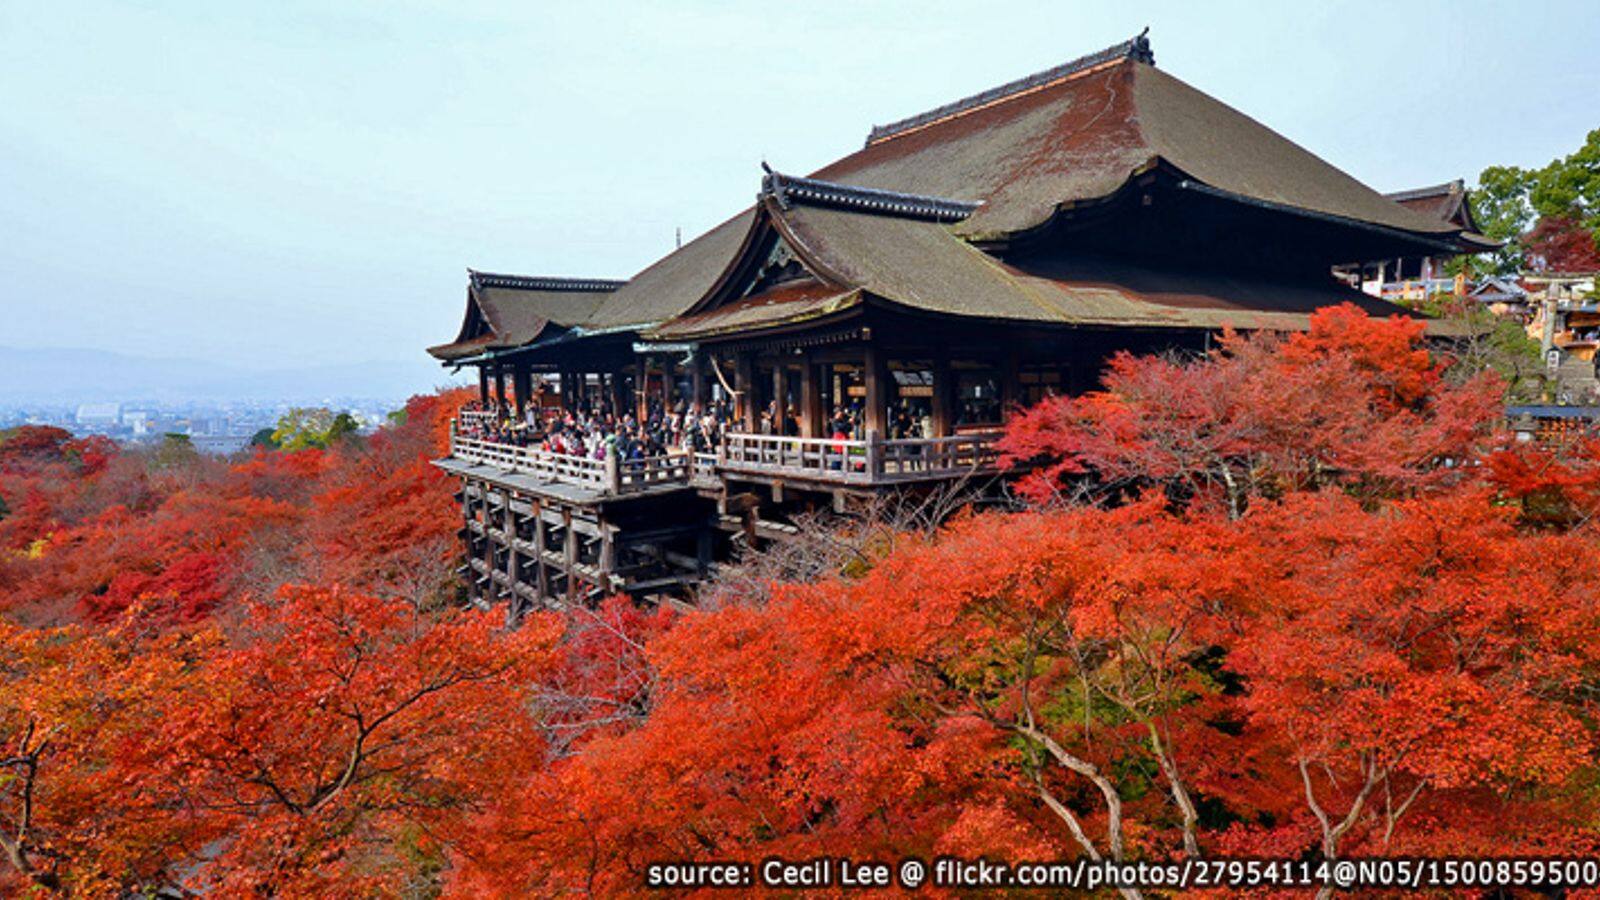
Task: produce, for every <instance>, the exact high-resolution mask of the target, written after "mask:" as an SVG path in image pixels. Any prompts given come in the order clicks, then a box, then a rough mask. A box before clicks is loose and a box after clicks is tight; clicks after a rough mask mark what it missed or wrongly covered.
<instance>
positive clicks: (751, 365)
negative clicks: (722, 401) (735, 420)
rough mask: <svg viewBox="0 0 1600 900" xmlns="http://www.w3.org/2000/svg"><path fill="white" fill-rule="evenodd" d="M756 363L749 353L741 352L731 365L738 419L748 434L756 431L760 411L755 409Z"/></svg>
mask: <svg viewBox="0 0 1600 900" xmlns="http://www.w3.org/2000/svg"><path fill="white" fill-rule="evenodd" d="M755 386H756V363H755V359H754V358H753V357H752V356H751V355H750V354H749V353H741V354H739V356H738V358H737V359H736V360H735V362H734V366H733V389H734V391H736V392H737V393H738V394H739V421H740V422H742V423H743V425H744V430H745V431H746V432H747V433H749V434H755V433H756V423H757V422H759V421H760V412H759V411H758V410H757V409H756V396H755Z"/></svg>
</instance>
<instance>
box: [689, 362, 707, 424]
mask: <svg viewBox="0 0 1600 900" xmlns="http://www.w3.org/2000/svg"><path fill="white" fill-rule="evenodd" d="M689 386H690V389H691V390H692V391H693V393H694V398H693V399H692V400H691V401H690V402H691V403H698V404H699V405H700V410H701V411H702V412H704V411H705V410H706V409H707V408H709V407H710V406H711V390H710V388H711V385H710V384H709V383H707V381H706V357H705V354H704V353H696V354H695V355H694V361H693V362H692V363H690V367H689Z"/></svg>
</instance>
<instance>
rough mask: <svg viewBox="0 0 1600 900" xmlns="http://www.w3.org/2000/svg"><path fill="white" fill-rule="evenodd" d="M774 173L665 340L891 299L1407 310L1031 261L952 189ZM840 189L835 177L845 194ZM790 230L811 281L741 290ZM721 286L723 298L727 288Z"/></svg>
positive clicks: (1048, 320)
mask: <svg viewBox="0 0 1600 900" xmlns="http://www.w3.org/2000/svg"><path fill="white" fill-rule="evenodd" d="M786 183H787V176H781V175H777V174H776V173H774V174H773V175H769V177H768V179H767V182H766V184H767V188H766V190H765V191H764V192H763V195H762V197H761V199H760V202H759V203H758V205H757V207H756V209H755V212H754V214H753V215H752V216H751V218H750V223H749V226H748V227H749V233H747V234H746V235H745V236H744V240H743V241H742V242H741V243H740V246H741V251H740V252H741V254H742V255H743V256H744V259H743V260H741V259H739V258H734V259H733V260H732V261H731V262H730V263H729V264H728V267H727V269H726V270H725V271H724V273H723V275H722V276H721V277H720V278H719V285H720V287H719V288H718V289H717V290H716V291H713V292H712V293H708V294H707V296H706V297H704V298H702V300H701V301H700V303H699V304H698V305H697V306H695V307H694V308H691V309H690V310H689V311H688V312H687V313H686V314H685V315H682V316H679V317H675V318H672V319H669V320H667V321H665V322H663V323H662V324H661V325H659V326H657V327H655V328H652V329H649V330H648V331H646V332H645V336H646V337H647V338H652V339H657V340H685V339H693V338H707V337H712V336H716V335H722V334H727V333H729V332H732V331H758V330H762V329H768V328H775V327H785V326H789V325H793V324H796V323H798V322H803V321H811V320H815V319H819V318H822V317H824V316H834V315H841V314H845V313H847V312H853V311H854V310H856V309H857V307H859V306H860V305H861V304H862V303H864V302H872V303H876V304H878V305H880V306H884V307H887V308H899V309H902V310H909V311H916V312H922V313H933V314H937V315H946V316H957V317H963V318H974V319H983V320H988V321H998V322H1034V323H1039V324H1049V325H1067V326H1081V327H1095V326H1100V327H1147V328H1208V329H1210V328H1220V327H1222V326H1224V325H1231V326H1234V327H1237V328H1241V329H1251V328H1284V329H1303V328H1305V327H1306V325H1307V322H1308V317H1309V315H1310V313H1311V312H1312V311H1313V310H1315V309H1317V308H1318V307H1321V306H1328V305H1332V304H1337V303H1342V302H1351V303H1356V304H1357V305H1360V306H1361V307H1362V308H1364V309H1366V310H1367V311H1368V312H1370V313H1372V314H1374V315H1390V314H1398V313H1403V312H1405V311H1404V310H1402V309H1400V308H1399V307H1396V306H1394V305H1392V304H1389V303H1386V302H1384V301H1381V300H1377V299H1375V298H1372V297H1369V296H1367V295H1366V294H1363V293H1361V292H1359V291H1356V290H1353V289H1350V288H1347V287H1344V286H1343V285H1340V284H1339V283H1337V282H1335V281H1333V280H1332V279H1331V278H1330V279H1329V280H1328V282H1327V283H1326V284H1325V285H1311V286H1308V285H1306V284H1305V283H1303V282H1286V281H1281V280H1274V279H1272V278H1271V277H1270V276H1266V275H1256V276H1252V275H1242V274H1217V273H1204V272H1196V271H1193V270H1191V269H1186V268H1174V269H1171V270H1163V269H1160V268H1153V267H1151V266H1150V265H1148V264H1147V263H1144V262H1135V261H1128V260H1121V261H1119V260H1115V259H1107V258H1103V257H1085V258H1079V259H1073V260H1050V261H1048V262H1043V263H1033V264H1030V266H1029V267H1028V268H1021V267H1019V266H1017V265H1012V264H1009V263H1006V262H1003V261H1001V260H999V259H997V258H996V257H994V256H991V255H989V254H987V253H984V252H983V251H982V250H979V249H978V248H976V247H974V246H973V245H972V244H970V243H968V242H967V241H966V240H964V239H963V238H962V237H961V236H960V235H958V234H957V233H956V228H957V227H958V226H957V225H955V224H953V223H950V222H946V221H940V220H939V219H936V218H930V217H928V216H927V215H925V214H921V211H922V210H924V209H926V208H927V207H929V206H932V205H936V204H939V203H942V202H944V198H936V197H928V196H915V197H910V196H907V197H906V202H904V203H900V204H896V205H895V207H896V208H895V209H894V210H889V209H869V208H864V207H858V206H852V205H851V204H850V203H849V202H847V200H848V193H849V192H850V191H851V189H850V188H848V187H846V186H835V185H827V184H826V183H820V182H816V181H815V180H812V181H811V184H812V185H813V190H811V191H809V192H807V193H805V194H800V193H796V192H780V190H779V189H778V186H779V185H783V184H786ZM833 188H838V190H839V191H840V193H838V194H836V193H835V192H834V190H833ZM778 240H781V241H782V242H783V243H784V244H785V246H786V247H788V248H790V249H791V250H792V252H793V253H794V254H795V256H797V257H798V258H799V260H800V261H801V262H802V263H803V265H804V267H805V269H806V272H805V277H804V278H799V279H793V280H790V281H786V282H783V283H780V284H778V285H776V286H773V287H771V288H769V289H766V290H763V291H760V292H758V293H755V294H744V293H743V290H744V288H743V287H742V285H741V284H739V283H735V282H732V281H730V279H731V278H734V277H735V276H736V274H737V273H743V277H745V278H746V280H749V279H750V278H751V277H752V276H751V275H750V273H751V272H752V271H753V269H752V267H751V266H750V265H749V263H751V262H755V261H758V260H759V259H760V258H762V257H764V256H766V255H767V254H768V253H769V252H770V249H769V248H770V247H771V246H772V245H773V242H774V241H778ZM719 294H720V297H721V299H720V300H719V299H718V296H719Z"/></svg>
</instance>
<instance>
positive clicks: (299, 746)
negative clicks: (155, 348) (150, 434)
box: [0, 310, 1600, 897]
mask: <svg viewBox="0 0 1600 900" xmlns="http://www.w3.org/2000/svg"><path fill="white" fill-rule="evenodd" d="M1444 374H1445V373H1444V370H1443V369H1442V368H1441V367H1440V365H1439V364H1438V363H1437V362H1436V361H1435V360H1434V359H1433V357H1432V356H1431V355H1430V354H1429V353H1428V352H1427V348H1426V346H1425V345H1424V344H1423V343H1422V342H1421V339H1420V329H1419V327H1418V326H1417V325H1416V324H1415V323H1410V322H1405V321H1389V322H1381V321H1372V320H1368V319H1366V318H1364V317H1361V316H1358V315H1356V314H1354V313H1352V312H1351V311H1349V310H1331V311H1324V312H1321V313H1319V314H1318V315H1317V316H1316V317H1315V321H1314V324H1313V328H1312V329H1311V331H1310V332H1308V333H1306V334H1304V335H1296V336H1292V337H1288V338H1281V339H1275V338H1268V337H1263V336H1255V337H1241V336H1237V335H1233V336H1229V337H1227V338H1226V340H1225V342H1224V344H1223V346H1222V349H1221V350H1220V351H1219V352H1217V353H1215V354H1213V355H1210V356H1207V357H1205V358H1201V359H1191V360H1183V359H1173V358H1166V359H1163V358H1133V357H1124V358H1120V359H1118V360H1117V361H1115V362H1114V364H1113V366H1112V370H1111V372H1110V375H1109V377H1108V379H1107V384H1106V389H1105V390H1104V391H1102V392H1099V393H1095V394H1090V395H1086V396H1084V397H1080V398H1075V399H1070V400H1068V399H1061V400H1053V401H1047V402H1046V403H1044V404H1041V405H1040V406H1039V407H1037V408H1035V409H1033V410H1030V411H1026V412H1024V413H1022V414H1021V415H1019V416H1018V417H1016V418H1015V419H1014V421H1013V423H1012V426H1011V429H1010V435H1009V437H1008V439H1007V447H1008V450H1009V451H1010V454H1011V456H1012V458H1013V459H1014V460H1015V462H1016V464H1017V465H1019V466H1026V467H1029V468H1028V470H1027V472H1026V473H1025V477H1026V479H1027V480H1026V481H1025V482H1024V483H1025V484H1026V485H1027V486H1028V489H1029V491H1030V493H1031V495H1032V496H1033V497H1035V498H1038V499H1041V500H1049V501H1051V502H1049V503H1042V504H1039V505H1037V506H1034V507H1032V508H1027V509H1022V510H1015V511H1009V512H983V513H975V512H968V513H964V514H961V515H959V516H957V517H956V518H955V519H954V520H952V521H950V522H949V523H947V524H946V525H945V526H944V527H942V528H941V529H938V530H937V531H935V532H933V533H929V534H908V535H903V536H900V537H897V539H896V540H895V541H894V542H893V543H892V549H888V547H889V545H887V544H886V549H885V550H884V551H883V552H882V553H880V554H878V555H877V556H875V557H874V558H872V559H868V560H862V561H860V563H859V564H858V565H854V566H852V568H851V570H850V573H849V575H848V576H840V577H833V578H827V579H824V580H821V581H818V582H814V583H806V584H779V585H774V586H771V589H770V590H765V589H763V590H761V591H759V592H757V593H754V594H752V595H750V596H741V595H740V594H739V593H738V592H737V591H726V592H724V593H723V594H721V595H719V596H721V597H722V600H723V602H722V603H720V604H719V605H718V606H717V607H716V608H715V609H708V610H704V611H673V610H669V609H665V608H659V609H658V608H654V607H650V606H645V605H640V604H636V603H634V602H632V601H630V600H628V599H627V598H621V597H619V598H612V599H611V600H608V601H607V602H606V603H604V604H602V605H601V606H599V607H598V608H595V609H592V610H590V609H580V610H569V611H566V612H564V613H563V614H561V615H559V616H558V615H556V614H553V613H548V614H537V615H533V616H531V617H529V618H528V619H527V620H526V621H524V623H523V624H522V625H521V627H520V628H518V629H516V630H510V631H508V630H506V628H505V626H504V621H505V617H504V614H503V611H502V610H490V611H480V610H477V609H473V608H467V607H465V606H464V605H463V604H460V603H459V602H458V601H459V599H460V598H459V597H458V595H457V592H456V590H455V588H454V581H453V577H452V569H453V567H454V565H455V560H454V554H455V552H456V550H455V547H454V541H455V537H454V534H455V530H456V528H457V527H459V510H458V508H457V507H456V506H455V504H454V501H453V500H452V497H451V493H452V488H453V485H452V484H451V483H450V481H449V479H447V478H445V477H444V476H443V475H441V474H440V473H439V472H438V471H437V470H436V469H434V468H433V467H431V466H429V465H428V463H427V460H428V459H429V458H431V457H434V456H437V455H439V454H440V453H441V449H442V442H443V438H444V435H445V433H446V432H445V429H446V427H447V422H448V419H449V417H450V415H451V413H452V411H453V409H454V408H455V407H456V406H457V405H459V403H460V402H461V400H462V399H463V398H462V395H461V394H460V393H456V394H442V395H439V396H434V397H422V398H416V399H414V400H413V401H412V402H411V403H410V404H408V407H407V410H406V414H405V416H404V417H403V421H399V422H396V423H395V424H394V425H392V426H390V427H388V428H385V429H383V430H382V431H380V432H379V433H377V434H375V435H372V436H370V437H367V438H364V439H362V440H360V441H354V442H349V443H344V444H340V445H338V446H335V447H333V448H330V449H327V450H303V451H298V452H294V453H285V452H281V451H259V452H256V453H253V454H252V455H251V456H249V457H247V458H242V459H238V460H234V461H231V462H219V461H212V460H205V459H198V458H197V459H193V460H189V461H187V462H184V463H182V464H179V465H170V464H163V465H157V464H156V463H155V462H154V461H153V460H151V459H149V458H146V457H143V456H141V455H140V454H138V453H133V452H126V451H122V452H119V451H117V450H115V448H104V447H94V446H87V445H84V446H76V445H73V444H72V443H71V441H70V439H69V438H67V437H64V436H62V435H56V434H33V433H30V434H28V435H26V436H25V439H24V440H23V441H22V442H21V443H19V444H17V445H15V446H13V447H12V448H11V449H10V450H7V449H6V447H5V446H4V445H0V497H3V498H5V499H6V501H7V506H8V508H9V510H10V513H9V514H8V515H7V516H6V517H5V518H4V519H0V547H3V548H4V549H3V551H0V893H3V894H6V895H10V894H16V893H21V892H23V891H25V890H32V891H37V892H50V891H57V890H59V891H64V892H67V893H70V894H74V895H84V896H114V895H122V894H131V893H140V892H144V893H151V892H155V891H157V890H171V891H195V892H207V893H212V894H218V895H227V896H233V895H238V894H270V895H281V896H295V897H298V896H306V897H310V896H390V895H395V894H404V893H417V894H430V893H433V892H438V893H442V894H443V895H446V896H474V897H476V896H505V897H513V896H529V895H547V894H556V893H568V892H583V893H594V894H601V895H635V894H643V893H646V891H645V889H644V882H643V879H642V872H643V868H644V866H646V865H647V864H649V863H651V862H657V861H661V860H664V859H698V860H713V859H715V860H728V859H735V860H743V861H749V862H759V861H760V860H762V859H764V858H766V857H769V856H784V857H789V858H806V857H813V856H821V855H845V856H850V857H852V858H857V859H860V858H865V857H874V858H879V859H891V860H892V859H895V858H898V857H900V856H906V855H916V856H919V857H922V858H925V859H927V858H932V857H934V856H938V855H941V854H954V855H961V856H967V857H973V856H979V855H987V856H990V857H991V858H1005V859H1013V860H1015V859H1069V858H1073V857H1076V856H1080V855H1089V856H1093V855H1098V856H1101V857H1112V858H1122V859H1127V860H1143V859H1176V858H1181V857H1184V856H1186V855H1196V854H1198V855H1200V856H1216V855H1234V856H1271V857H1277V858H1295V859H1318V858H1330V857H1346V856H1354V855H1387V856H1398V855H1419V854H1434V855H1437V854H1493V855H1505V854H1537V855H1551V854H1593V853H1595V852H1597V851H1600V825H1597V823H1596V821H1595V819H1594V815H1593V811H1594V809H1595V808H1596V805H1597V803H1600V793H1597V792H1596V788H1595V785H1596V784H1600V764H1597V763H1596V759H1600V727H1597V725H1596V723H1597V722H1600V707H1597V700H1596V695H1595V692H1594V690H1593V686H1594V685H1595V684H1600V649H1597V647H1596V645H1595V642H1594V641H1593V638H1592V635H1593V634H1595V633H1596V632H1597V630H1600V592H1597V589H1596V587H1595V585H1596V584H1597V583H1600V554H1597V550H1600V544H1597V535H1596V534H1595V531H1594V528H1595V527H1596V526H1594V525H1592V524H1591V521H1590V520H1591V518H1592V515H1593V511H1594V510H1595V508H1596V507H1595V505H1594V504H1595V502H1596V501H1597V499H1600V455H1597V454H1596V453H1595V452H1594V451H1593V448H1592V446H1590V445H1587V444H1580V445H1576V446H1574V447H1567V448H1542V447H1530V446H1520V447H1513V446H1508V445H1507V444H1506V442H1505V441H1504V436H1503V435H1501V434H1499V433H1498V431H1497V430H1496V428H1495V421H1496V418H1497V415H1498V413H1497V410H1496V407H1495V404H1496V402H1497V401H1496V399H1495V397H1494V391H1493V385H1492V384H1491V383H1490V382H1488V381H1487V380H1473V379H1459V378H1450V379H1446V378H1444V377H1443V375H1444ZM1463 383H1464V384H1465V386H1462V384H1463ZM1078 488H1083V490H1082V491H1080V492H1078V493H1076V494H1073V491H1074V490H1075V489H1078ZM1069 501H1070V502H1069ZM24 787H27V788H28V789H29V790H28V791H24V790H23V788H24ZM708 893H709V891H708Z"/></svg>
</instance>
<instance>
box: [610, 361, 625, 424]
mask: <svg viewBox="0 0 1600 900" xmlns="http://www.w3.org/2000/svg"><path fill="white" fill-rule="evenodd" d="M610 385H611V393H610V399H611V414H612V415H614V416H619V417H620V416H621V415H622V406H623V404H622V372H621V371H616V372H612V373H611V377H610Z"/></svg>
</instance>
